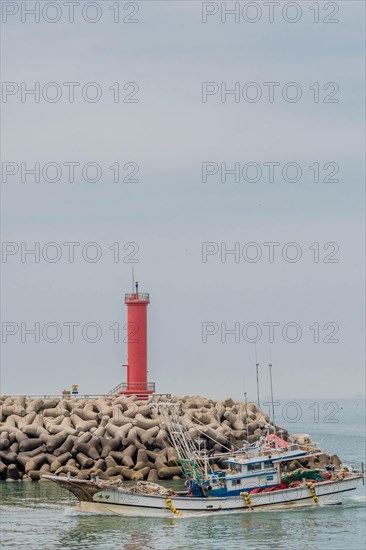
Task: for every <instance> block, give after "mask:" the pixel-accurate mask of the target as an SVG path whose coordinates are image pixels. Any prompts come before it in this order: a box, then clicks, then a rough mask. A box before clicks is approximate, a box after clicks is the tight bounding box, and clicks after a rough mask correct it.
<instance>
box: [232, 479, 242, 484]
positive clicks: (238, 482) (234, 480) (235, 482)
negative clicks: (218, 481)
mask: <svg viewBox="0 0 366 550" xmlns="http://www.w3.org/2000/svg"><path fill="white" fill-rule="evenodd" d="M240 483H241V480H240V479H233V480H232V482H231V485H233V486H235V485H240Z"/></svg>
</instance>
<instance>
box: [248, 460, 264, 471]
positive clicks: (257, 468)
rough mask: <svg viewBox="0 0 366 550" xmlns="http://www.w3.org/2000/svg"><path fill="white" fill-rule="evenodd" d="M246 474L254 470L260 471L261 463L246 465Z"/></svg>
mask: <svg viewBox="0 0 366 550" xmlns="http://www.w3.org/2000/svg"><path fill="white" fill-rule="evenodd" d="M247 466H248V472H253V471H254V470H260V469H261V467H262V463H261V462H253V463H252V464H247Z"/></svg>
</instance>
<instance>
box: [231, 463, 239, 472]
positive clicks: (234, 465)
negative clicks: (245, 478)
mask: <svg viewBox="0 0 366 550" xmlns="http://www.w3.org/2000/svg"><path fill="white" fill-rule="evenodd" d="M230 470H232V471H233V472H241V464H233V463H231V464H230Z"/></svg>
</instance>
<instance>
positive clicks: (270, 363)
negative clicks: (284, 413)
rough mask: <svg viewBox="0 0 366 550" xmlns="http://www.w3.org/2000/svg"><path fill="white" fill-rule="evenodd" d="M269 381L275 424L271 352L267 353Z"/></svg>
mask: <svg viewBox="0 0 366 550" xmlns="http://www.w3.org/2000/svg"><path fill="white" fill-rule="evenodd" d="M268 366H269V380H270V383H271V401H272V422H273V425H274V423H275V413H274V401H273V384H272V357H271V350H270V351H269V365H268Z"/></svg>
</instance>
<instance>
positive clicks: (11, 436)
mask: <svg viewBox="0 0 366 550" xmlns="http://www.w3.org/2000/svg"><path fill="white" fill-rule="evenodd" d="M160 400H164V398H161V399H160ZM174 401H180V402H181V403H182V416H183V418H184V421H185V422H186V424H187V427H188V429H189V432H190V434H191V436H192V437H193V439H194V440H196V441H197V440H198V438H199V439H200V442H199V444H200V446H201V448H202V447H206V449H207V450H208V451H213V452H217V453H220V452H225V451H227V449H228V448H230V449H234V448H239V447H240V446H241V442H242V441H243V440H244V439H248V440H249V442H254V441H256V440H257V439H258V437H259V436H261V435H262V433H264V431H266V429H268V424H270V419H269V417H268V416H267V415H266V414H264V413H263V412H262V411H261V410H258V408H257V406H256V405H255V404H254V403H248V404H247V405H245V404H244V403H235V402H234V401H233V400H232V399H231V398H228V399H225V400H222V401H215V400H212V399H206V398H203V397H200V396H190V397H189V396H186V397H179V398H178V397H176V398H174ZM197 423H198V425H199V429H198V427H197ZM274 431H275V433H277V435H281V436H282V437H285V438H286V437H287V435H288V434H287V432H286V430H281V429H280V428H277V427H275V428H274ZM247 436H248V437H247ZM218 467H219V466H217V468H218ZM46 473H51V474H55V475H59V474H62V475H71V476H72V477H75V478H76V479H90V478H91V476H93V474H94V475H95V476H98V477H99V478H100V479H101V480H117V479H119V480H120V479H123V480H128V481H141V480H148V481H153V482H154V481H157V480H159V479H160V480H166V479H179V478H180V476H181V475H182V472H181V469H180V467H179V460H178V456H177V454H176V451H175V449H174V448H173V447H172V446H171V445H170V443H169V439H168V434H167V431H166V427H165V426H164V424H163V422H162V420H161V418H160V416H159V414H158V412H157V410H156V409H154V408H151V407H150V405H149V402H147V401H140V400H138V399H137V397H135V396H132V397H128V398H124V397H114V398H108V397H104V396H103V397H99V398H97V399H80V398H43V399H41V398H29V399H26V398H25V397H18V398H16V399H14V398H11V397H6V396H3V397H0V479H2V480H7V481H16V480H34V481H38V480H40V479H41V476H42V475H43V474H46Z"/></svg>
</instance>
